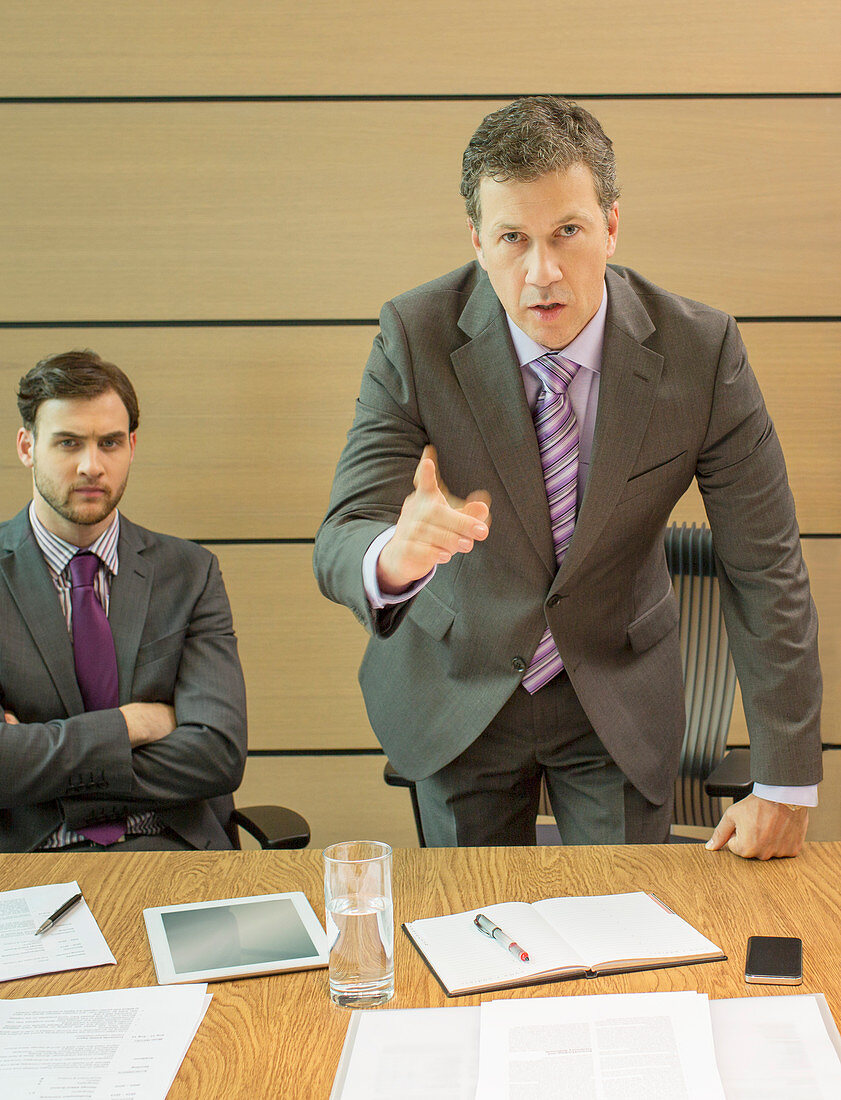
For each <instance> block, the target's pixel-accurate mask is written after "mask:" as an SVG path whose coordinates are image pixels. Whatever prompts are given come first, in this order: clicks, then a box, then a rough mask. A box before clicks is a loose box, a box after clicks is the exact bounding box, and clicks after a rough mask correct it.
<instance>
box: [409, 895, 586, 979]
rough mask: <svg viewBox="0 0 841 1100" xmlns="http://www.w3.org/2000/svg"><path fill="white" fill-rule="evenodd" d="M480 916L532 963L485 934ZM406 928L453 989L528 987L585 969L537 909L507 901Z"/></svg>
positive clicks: (410, 924) (578, 956) (576, 953)
mask: <svg viewBox="0 0 841 1100" xmlns="http://www.w3.org/2000/svg"><path fill="white" fill-rule="evenodd" d="M477 913H484V914H485V916H486V917H489V918H490V919H491V920H492V921H493V922H494V923H495V924H497V925H498V926H499V927H500V928H501V929H502V930H503V931H504V932H505V933H506V935H508V936H510V937H511V938H512V939H514V940H516V941H517V943H518V944H519V945H520V947H522V948H523V950H524V951H526V952H527V953H528V956H529V961H528V962H527V963H524V962H520V961H519V960H517V959H515V958H514V956H513V955H511V954H510V952H508V951H506V950H505V949H504V948H503V947H501V946H500V945H499V944H498V943H497V942H496V940H493V939H491V938H490V937H488V936H486V935H484V934H483V933H481V932H480V931H479V930H478V929H477V928H476V926H475V925H474V923H473V918H474V917H475V916H476V914H477ZM407 928H408V929H410V930H411V934H412V937H413V938H414V939H415V941H416V943H417V945H418V946H419V947H420V949H421V951H422V952H423V954H424V955H425V956H426V957H427V959H428V961H429V962H430V963H431V964H432V965H433V968H434V969H435V971H436V972H437V974H438V976H439V977H440V978H441V981H442V982H443V983H444V985H445V986H446V987H447V988H448V989H472V988H476V987H477V986H483V985H498V984H502V983H504V982H525V981H527V980H528V979H529V977H531V976H535V977H539V976H540V975H541V973H545V972H547V971H552V970H555V969H557V968H558V967H560V966H563V965H569V966H571V967H580V968H583V969H586V967H585V964H584V962H583V960H582V958H581V956H580V955H579V954H578V952H577V951H576V950H575V949H574V948H573V947H571V946H570V945H569V944H568V943H567V942H566V941H564V940H563V939H562V938H559V937H558V934H557V933H556V932H554V931H553V930H552V929H551V928H550V927H549V926H548V925H547V924H546V922H545V921H544V920H543V919H542V917H540V916H539V915H538V914H537V913H536V912H535V911H534V908H533V906H531V905H526V904H525V903H523V902H502V903H500V904H498V905H486V906H483V907H482V908H481V909H470V910H468V912H466V913H453V914H451V915H449V916H446V917H428V918H426V919H422V920H416V921H410V922H409V923H408V924H407Z"/></svg>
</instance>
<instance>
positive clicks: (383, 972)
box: [324, 840, 394, 1008]
mask: <svg viewBox="0 0 841 1100" xmlns="http://www.w3.org/2000/svg"><path fill="white" fill-rule="evenodd" d="M324 908H325V911H326V917H327V920H326V923H327V943H328V946H329V951H330V967H329V976H330V999H331V1000H332V1001H333V1003H334V1004H337V1005H341V1006H342V1007H345V1008H370V1007H372V1006H373V1005H380V1004H383V1003H384V1002H385V1001H389V1000H391V998H392V997H393V996H394V911H393V905H392V897H391V848H390V846H389V845H388V844H384V843H383V842H382V841H379V840H346V841H342V842H341V843H339V844H331V845H330V847H329V848H325V849H324Z"/></svg>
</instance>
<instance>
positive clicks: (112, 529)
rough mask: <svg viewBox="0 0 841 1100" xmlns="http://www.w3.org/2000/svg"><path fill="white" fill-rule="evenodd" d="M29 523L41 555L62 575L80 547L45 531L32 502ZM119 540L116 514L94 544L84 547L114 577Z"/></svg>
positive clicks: (116, 570)
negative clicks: (94, 555)
mask: <svg viewBox="0 0 841 1100" xmlns="http://www.w3.org/2000/svg"><path fill="white" fill-rule="evenodd" d="M29 523H30V525H31V527H32V534H33V535H34V536H35V541H36V542H37V543H38V546H39V547H40V549H41V553H42V554H43V555H44V557H45V558H46V559H47V561H48V562H49V564H50V565H51V566H52V567H53V569H54V570H55V571H56V573H63V572H64V570H65V569H66V568H67V565H68V563H69V561H70V559H71V558H72V557H74V556H75V555H76V554H78V552H79V549H80V547H78V546H74V545H73V543H72V542H67V541H66V539H62V538H59V537H58V535H54V534H53V533H52V532H51V531H48V530H47V528H46V527H45V526H44V525H43V523H41V521H40V520H39V519H38V517H37V516H36V515H35V501H32V503H31V504H30V505H29ZM119 538H120V513H119V512H117V513H115V515H114V518H113V520H112V521H111V522H110V523H109V524H108V527H107V528H106V529H105V530H104V531H103V532H102V534H101V535H100V536H99V538H98V539H97V540H96V542H94V543H92V544H91V545H90V546H86V547H85V549H86V550H90V551H91V553H93V554H96V556H97V557H98V558H99V559H100V561H101V562H103V563H104V564H105V565H106V566H107V567H108V569H109V571H110V572H111V573H112V574H113V575H114V576H116V575H117V573H118V571H119V555H118V553H117V543H118V542H119Z"/></svg>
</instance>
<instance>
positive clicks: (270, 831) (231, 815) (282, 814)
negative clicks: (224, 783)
mask: <svg viewBox="0 0 841 1100" xmlns="http://www.w3.org/2000/svg"><path fill="white" fill-rule="evenodd" d="M209 802H210V807H211V809H212V810H213V812H214V813H215V814H216V816H217V817H218V818H219V820H220V822H221V823H222V827H223V829H224V830H225V832H226V833H227V835H228V839H229V840H230V842H231V844H232V845H233V846H234V848H236V849H237V850H238V849H240V848H241V847H242V844H241V843H240V838H239V829H245V831H246V832H247V833H250V834H251V836H253V837H254V839H255V840H256V841H257V842H258V843H259V845H260V847H261V848H271V849H279V848H306V846H307V845H308V844H309V842H310V827H309V825H308V823H307V821H306V819H305V818H303V817H301V815H300V814H299V813H296V812H295V811H294V810H290V809H287V807H286V806H246V807H245V809H243V810H237V809H236V808H235V807H234V800H233V799H232V798H231V796H230V795H223V796H220V797H219V798H211V799H209Z"/></svg>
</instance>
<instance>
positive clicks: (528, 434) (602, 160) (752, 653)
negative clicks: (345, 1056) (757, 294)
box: [315, 96, 821, 858]
mask: <svg viewBox="0 0 841 1100" xmlns="http://www.w3.org/2000/svg"><path fill="white" fill-rule="evenodd" d="M461 192H462V195H463V196H464V198H465V200H466V204H467V215H468V226H469V230H470V234H471V239H472V243H473V247H474V249H475V252H476V261H475V262H474V263H471V264H468V265H467V266H466V267H463V268H461V269H459V270H457V271H454V272H452V273H450V274H449V275H445V276H443V277H442V278H440V279H436V280H435V281H433V282H431V283H428V284H426V285H425V286H421V287H419V288H417V289H416V290H413V291H410V292H409V293H407V294H403V295H401V296H400V297H398V298H396V299H394V300H393V301H391V302H389V303H387V304H386V306H385V307H384V308H383V311H382V314H381V317H380V326H381V331H380V334H379V335H378V336H377V338H376V340H375V341H374V348H373V351H372V353H371V356H370V358H369V361H368V366H367V368H366V371H365V374H364V377H363V380H362V388H361V393H360V397H359V401H358V402H357V408H356V417H355V420H354V423H353V427H352V428H351V431H350V433H349V436H348V441H347V445H346V447H345V449H344V451H343V453H342V456H341V459H340V460H339V465H338V470H337V473H336V478H335V482H334V485H333V493H332V497H331V501H330V507H329V511H328V513H327V516H326V518H325V520H324V523H323V524H322V527H321V529H320V531H319V533H318V537H317V539H316V546H315V569H316V574H317V576H318V578H319V582H320V584H321V587H322V591H323V592H324V593H325V595H327V596H329V597H330V598H331V599H334V600H337V601H339V602H342V603H345V604H347V605H348V606H349V607H350V608H351V609H352V610H353V612H354V614H355V615H356V617H357V618H358V619H359V620H360V622H362V623H363V624H364V625H365V626H366V627H367V628H368V630H369V631H370V632H371V633H372V635H373V637H372V639H371V641H370V642H369V645H368V649H367V651H366V654H365V658H364V660H363V663H362V668H361V670H360V682H361V685H362V690H363V693H364V696H365V702H366V705H367V708H368V714H369V717H370V720H371V723H372V726H373V728H374V730H375V732H376V733H377V736H378V737H379V738H380V740H381V742H382V744H383V747H384V748H385V750H386V752H387V753H388V755H389V757H390V758H391V760H392V762H393V763H394V765H395V766H396V768H397V769H398V770H400V771H401V772H403V773H404V774H405V775H407V776H408V777H409V778H412V779H415V780H417V793H418V798H419V802H420V808H421V816H422V820H423V825H424V832H425V833H426V836H427V840H428V843H430V844H432V845H448V844H512V843H513V844H524V843H526V844H527V843H533V842H534V820H535V814H536V808H537V801H538V789H539V782H540V777H541V774H545V776H546V779H547V785H548V789H549V795H550V799H551V802H552V808H553V810H554V812H555V816H556V818H557V820H558V825H559V829H560V833H561V837H562V839H563V841H564V842H565V843H575V844H581V843H618V842H662V841H665V840H666V839H667V837H668V831H669V823H670V820H671V812H672V797H673V785H674V780H675V775H676V772H677V767H678V759H679V751H680V745H681V742H682V738H683V731H684V709H683V685H682V679H681V667H680V653H679V640H678V631H677V623H678V615H677V609H676V604H675V600H674V596H673V593H672V590H671V584H670V578H669V574H668V571H667V568H666V562H665V556H664V551H663V532H664V528H665V525H666V523H667V522H668V519H669V515H670V513H671V511H672V509H673V507H674V505H675V503H676V502H677V501H678V500H679V498H680V497H681V496H682V494H683V493H684V491H685V490H686V488H687V487H688V485H689V484H690V482H691V480H692V478H693V477H695V478H696V479H697V481H698V483H699V486H700V489H701V493H702V496H703V498H704V502H705V506H706V510H707V515H708V517H709V521H710V526H711V528H712V531H713V539H714V545H715V551H716V555H717V559H718V565H719V579H720V584H721V599H722V603H723V606H724V611H725V617H726V623H727V628H728V634H729V637H730V642H731V646H732V650H733V655H734V658H735V662H736V668H737V671H738V673H739V677H740V680H741V687H742V695H743V699H744V705H745V711H746V714H747V718H748V727H749V730H750V733H751V759H752V768H753V772H754V776H753V777H754V780H755V781H756V783H755V787H754V792H753V794H751V795H750V796H748V798H746V799H745V800H744V801H742V802H741V803H739V804H737V805H736V806H734V807H732V808H731V809H730V810H728V811H727V812H726V814H725V816H724V818H723V819H722V822H721V823H720V824H719V826H718V828H717V830H716V832H715V834H714V836H713V838H712V840H711V842H710V845H709V846H710V847H713V848H719V847H722V846H723V845H724V844H725V843H727V844H728V845H729V847H730V848H731V850H733V851H735V852H737V853H738V854H740V855H742V856H756V857H759V858H769V857H771V856H784V855H794V854H796V853H797V851H798V850H799V848H800V846H801V844H802V841H803V838H804V835H805V831H806V825H807V821H808V810H807V809H806V808H805V807H806V806H808V805H811V804H814V802H815V801H816V784H817V782H818V781H819V779H820V775H821V765H820V734H819V712H820V698H821V680H820V670H819V665H818V656H817V620H816V614H815V609H814V605H813V603H812V600H811V597H810V594H809V584H808V578H807V574H806V570H805V567H804V564H803V561H802V558H801V553H800V540H799V532H798V528H797V523H796V519H795V514H794V505H793V501H792V497H791V493H790V491H789V488H788V483H787V479H786V472H785V464H784V461H783V457H782V453H781V451H780V447H779V443H778V441H777V436H776V434H775V432H774V428H773V425H772V424H771V421H770V419H769V418H768V414H767V412H766V410H765V406H764V403H763V401H762V396H761V394H760V392H759V389H758V386H757V384H756V380H755V378H754V376H753V373H752V372H751V369H750V366H749V364H748V361H747V356H746V353H745V349H744V346H743V344H742V342H741V339H740V337H739V334H738V331H737V329H736V325H735V322H734V321H733V320H732V318H730V317H727V316H726V315H724V314H722V313H719V312H718V311H716V310H713V309H710V308H708V307H706V306H703V305H700V304H698V303H696V302H691V301H688V300H686V299H683V298H679V297H677V296H676V295H674V294H670V293H667V292H666V291H664V290H662V289H660V288H659V287H656V286H654V285H652V284H651V283H649V282H648V281H647V280H645V279H644V278H643V277H642V276H640V275H638V274H636V273H635V272H633V271H631V270H628V269H622V268H615V267H612V266H611V267H608V266H607V261H608V260H609V259H610V258H611V256H612V255H613V252H614V250H615V247H616V240H617V234H618V229H619V207H618V204H617V199H618V189H617V186H616V177H615V165H614V158H613V149H612V145H611V142H610V141H609V139H608V138H607V137H606V136H605V134H604V132H603V131H602V128H601V126H600V125H599V123H598V122H597V120H596V119H595V118H593V116H592V115H590V114H589V113H588V112H586V111H584V110H583V109H582V108H580V107H579V106H577V105H576V104H574V103H571V102H569V101H565V100H561V99H556V98H554V97H544V96H535V97H529V98H525V99H520V100H517V101H515V102H514V103H511V104H509V105H507V106H505V107H503V108H501V109H500V110H498V111H496V112H494V113H493V114H491V115H489V116H488V117H487V118H486V119H485V120H484V121H483V122H482V124H481V125H480V127H479V129H478V130H477V131H476V133H475V134H474V135H473V137H472V139H471V141H470V144H469V145H468V147H467V150H466V152H465V154H464V160H463V175H462V185H461ZM491 510H492V511H491Z"/></svg>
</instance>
